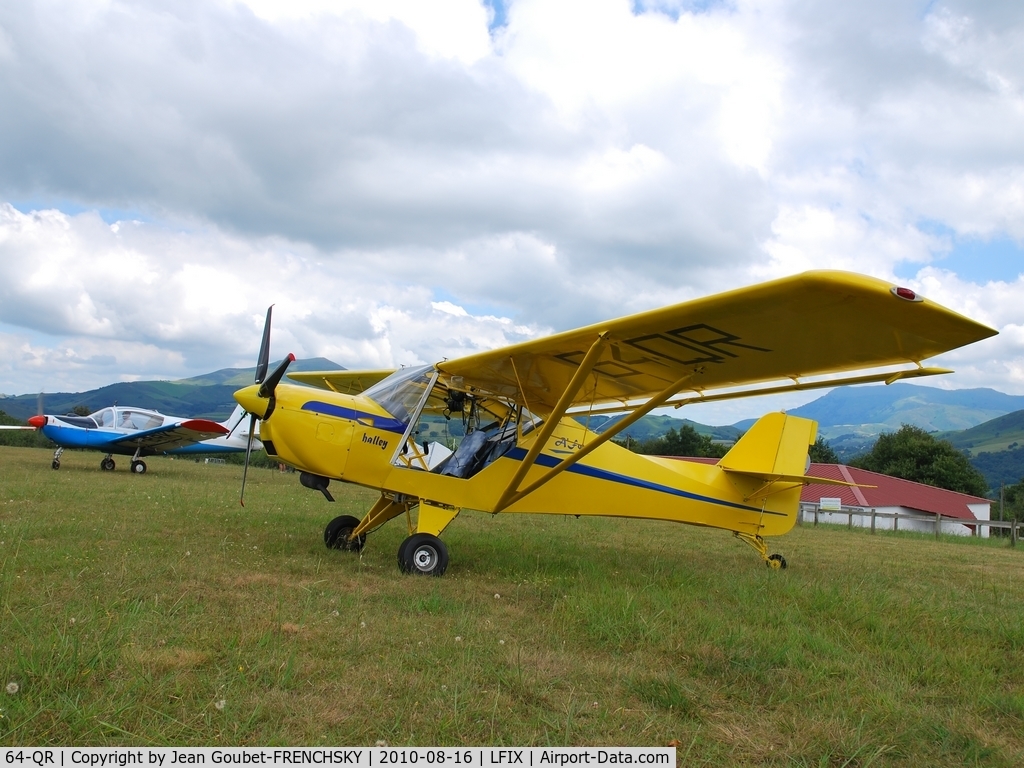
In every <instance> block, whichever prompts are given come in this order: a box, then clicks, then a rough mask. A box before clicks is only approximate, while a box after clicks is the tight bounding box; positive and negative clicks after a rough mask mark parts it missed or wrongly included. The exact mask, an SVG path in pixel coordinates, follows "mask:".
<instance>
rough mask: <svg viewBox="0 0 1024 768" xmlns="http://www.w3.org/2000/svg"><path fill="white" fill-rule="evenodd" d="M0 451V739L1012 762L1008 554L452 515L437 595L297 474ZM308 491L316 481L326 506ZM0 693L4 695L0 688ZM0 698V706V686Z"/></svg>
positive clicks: (1015, 607)
mask: <svg viewBox="0 0 1024 768" xmlns="http://www.w3.org/2000/svg"><path fill="white" fill-rule="evenodd" d="M98 463H99V454H95V453H77V452H67V453H65V454H64V458H63V459H62V466H61V469H60V471H58V472H54V471H52V470H50V468H49V464H50V453H49V452H48V451H45V450H39V449H21V448H0V563H2V568H0V611H2V614H0V654H2V661H0V675H2V677H0V709H2V712H0V743H3V744H5V745H11V744H19V745H44V744H62V745H71V744H74V745H113V744H119V745H211V746H216V745H246V744H252V745H256V744H267V745H277V744H294V745H315V744H337V745H350V744H351V745H354V744H360V745H366V744H369V745H371V746H372V745H373V744H375V743H376V742H378V741H385V742H387V743H389V744H391V745H407V744H408V745H441V746H449V745H520V746H523V745H562V744H569V745H598V744H603V745H615V746H619V745H654V746H663V745H666V744H669V743H670V742H678V743H679V744H680V745H681V746H680V747H679V755H680V762H681V763H683V764H686V765H704V764H707V765H809V766H811V765H813V766H844V765H850V766H866V765H907V766H918V765H949V766H954V765H955V766H960V765H976V764H977V765H992V766H1010V765H1021V764H1024V547H1021V548H1018V549H1010V548H1009V547H1007V546H1006V544H1005V543H1004V542H1000V541H997V540H991V541H984V540H978V539H974V540H964V539H960V538H954V537H948V538H946V539H943V540H942V541H935V540H934V539H933V538H930V537H923V536H914V535H912V534H881V533H880V534H878V535H875V536H871V535H870V534H868V533H867V532H864V531H848V530H846V528H845V527H839V528H834V529H833V528H826V527H818V528H810V527H808V528H798V529H797V530H795V531H794V532H793V533H791V534H790V535H788V536H786V537H784V538H782V539H779V540H777V541H776V542H775V543H774V546H773V551H780V552H782V553H784V554H785V555H786V557H787V559H788V560H789V563H790V568H789V569H788V570H786V571H770V570H768V569H766V568H765V567H764V566H763V565H762V564H761V563H760V561H759V559H758V558H757V556H756V555H755V554H754V553H753V552H752V551H751V550H750V549H749V548H748V547H746V546H744V545H743V544H741V543H739V542H738V541H735V540H733V539H732V538H731V537H730V536H729V535H727V534H725V533H723V532H720V531H717V532H716V531H709V530H701V529H696V528H689V527H685V526H672V525H670V524H667V523H654V522H650V523H648V522H643V521H622V520H610V519H575V518H564V517H538V516H533V517H531V516H522V517H519V516H514V515H512V516H507V517H506V516H498V517H490V516H486V515H479V514H472V513H464V514H463V515H462V516H461V517H460V518H459V519H458V520H456V522H455V523H454V524H453V525H452V527H451V528H450V529H449V531H448V532H446V534H445V540H446V542H447V543H448V546H449V548H450V551H451V555H452V561H451V565H450V567H449V569H448V573H447V575H446V576H445V577H444V578H441V579H430V578H421V577H412V576H403V575H401V574H400V573H399V571H398V568H397V563H396V550H397V548H398V545H399V543H400V541H401V539H402V538H403V537H404V535H405V531H404V525H403V524H402V522H401V520H398V521H395V522H393V523H391V524H390V525H388V526H385V527H384V528H383V529H381V530H380V531H378V532H377V533H375V534H373V535H371V537H370V539H369V542H368V544H367V547H366V549H365V550H364V551H363V553H362V556H357V555H352V554H348V553H342V552H333V551H328V550H326V549H325V548H324V547H323V544H322V538H321V536H322V533H321V532H322V529H323V526H324V524H325V523H326V522H327V520H328V519H329V518H330V517H332V516H333V515H336V514H342V513H344V512H350V513H353V514H357V515H358V514H361V513H362V511H363V510H365V509H366V508H367V507H368V506H369V505H370V503H371V502H372V501H373V498H374V494H373V493H372V492H369V491H365V490H362V489H358V488H345V487H339V488H337V493H336V495H337V497H338V498H339V501H338V503H336V504H333V505H328V504H327V503H326V502H325V501H324V499H323V497H322V496H320V494H318V493H315V492H313V491H309V490H306V489H303V488H301V487H300V486H299V484H298V480H297V478H296V476H295V475H285V474H282V473H279V472H275V471H271V470H252V471H250V481H249V486H248V488H247V490H246V498H247V501H246V504H247V506H246V508H245V509H242V508H240V507H239V505H238V498H237V497H238V486H239V481H240V471H239V468H238V467H231V466H224V465H220V466H215V465H204V464H196V463H193V462H189V461H182V460H177V461H172V460H169V459H160V458H157V459H153V460H152V461H150V462H149V467H150V471H149V473H148V474H146V475H144V476H141V477H136V476H132V475H130V474H129V473H128V472H127V471H123V469H121V468H119V469H118V471H117V472H114V473H109V472H100V471H99V469H98ZM334 490H335V486H332V491H334ZM15 685H16V686H17V690H16V691H14V692H13V693H12V692H11V691H12V690H14V688H15ZM4 686H7V689H6V690H7V692H4Z"/></svg>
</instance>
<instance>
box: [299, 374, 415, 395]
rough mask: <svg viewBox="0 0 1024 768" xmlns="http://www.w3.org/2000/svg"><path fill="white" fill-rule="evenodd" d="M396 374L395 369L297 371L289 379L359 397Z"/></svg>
mask: <svg viewBox="0 0 1024 768" xmlns="http://www.w3.org/2000/svg"><path fill="white" fill-rule="evenodd" d="M394 372H395V371H394V369H390V370H386V371H296V372H295V373H289V374H288V378H289V379H291V380H292V381H297V382H299V383H300V384H308V385H309V386H311V387H317V388H319V389H327V390H330V391H331V392H341V393H342V394H346V395H358V394H359V393H360V392H362V391H364V390H366V389H368V388H370V387H372V386H373V385H374V384H376V383H377V382H378V381H381V380H382V379H386V378H387V377H388V376H390V375H391V374H392V373H394Z"/></svg>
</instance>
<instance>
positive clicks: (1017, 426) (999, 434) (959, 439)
mask: <svg viewBox="0 0 1024 768" xmlns="http://www.w3.org/2000/svg"><path fill="white" fill-rule="evenodd" d="M938 436H939V437H942V438H943V439H944V440H949V442H951V443H952V444H953V445H955V446H956V447H957V448H959V449H960V450H962V451H970V452H971V453H972V454H977V453H981V452H985V451H987V452H990V453H991V452H995V451H1006V450H1010V449H1012V448H1016V447H1017V446H1018V445H1024V410H1021V411H1014V412H1013V413H1008V414H1006V415H1005V416H999V417H998V418H995V419H991V420H990V421H986V422H985V423H983V424H979V425H978V426H976V427H971V428H970V429H965V430H962V431H959V432H949V433H941V434H940V435H938Z"/></svg>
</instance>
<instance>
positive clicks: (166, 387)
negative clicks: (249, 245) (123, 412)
mask: <svg viewBox="0 0 1024 768" xmlns="http://www.w3.org/2000/svg"><path fill="white" fill-rule="evenodd" d="M273 368H274V366H273V365H271V370H273ZM341 369H342V366H340V365H338V364H337V363H334V362H332V361H330V360H328V359H326V358H323V357H314V358H309V359H306V360H296V361H295V362H294V363H292V364H291V366H289V368H288V370H290V371H329V370H341ZM255 377H256V367H255V366H253V367H252V368H222V369H220V370H219V371H214V372H212V373H207V374H203V375H202V376H195V377H193V378H190V379H179V380H177V381H131V382H119V383H117V384H109V385H107V386H105V387H100V388H99V389H94V390H91V391H89V392H54V393H49V392H48V393H46V394H44V395H43V410H44V412H46V413H70V412H71V411H72V410H73V409H74V408H75V407H76V406H79V405H83V406H85V407H86V408H88V409H89V411H90V412H92V411H98V410H99V409H100V408H103V407H105V406H108V405H113V404H114V403H119V404H120V405H132V406H135V407H137V408H147V409H150V410H154V411H160V412H161V413H166V414H169V415H172V416H189V417H192V418H206V419H214V420H216V421H223V420H224V419H226V418H227V417H228V416H229V415H231V411H232V409H234V407H235V399H234V393H235V390H237V389H238V388H240V387H244V386H246V385H247V384H252V381H253V379H254V378H255ZM38 408H39V395H18V396H16V397H7V398H4V399H2V400H0V410H3V411H4V412H5V413H7V414H8V415H9V416H13V417H14V418H16V419H20V420H22V421H24V420H25V419H27V418H29V417H30V416H34V415H35V414H36V412H37V411H38Z"/></svg>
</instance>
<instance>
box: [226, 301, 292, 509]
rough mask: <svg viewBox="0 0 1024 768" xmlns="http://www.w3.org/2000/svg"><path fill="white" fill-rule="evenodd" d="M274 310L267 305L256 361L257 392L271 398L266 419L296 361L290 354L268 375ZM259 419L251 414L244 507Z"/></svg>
mask: <svg viewBox="0 0 1024 768" xmlns="http://www.w3.org/2000/svg"><path fill="white" fill-rule="evenodd" d="M273 310H274V305H273V304H271V305H270V306H269V307H267V319H266V322H265V323H264V324H263V341H262V342H261V343H260V356H259V359H258V360H257V361H256V380H255V382H254V383H255V384H259V385H260V388H259V390H258V392H257V394H258V395H259V396H260V397H265V398H268V399H269V400H270V403H269V404H268V405H267V409H266V411H265V412H264V413H263V419H264V421H265V420H267V419H269V418H270V414H271V413H272V412H273V410H274V391H275V390H276V389H277V385H278V384H280V383H281V379H282V378H284V374H285V371H287V370H288V366H289V365H291V363H293V362H294V361H295V355H293V354H289V355H288V356H287V357H286V358H285V359H284V360H282V361H281V363H280V365H278V366H277V368H275V369H274V370H273V372H272V373H271V374H270V375H269V376H268V375H267V369H268V368H270V318H271V315H272V313H273ZM258 419H259V417H258V416H257V415H256V414H255V413H250V414H249V438H248V440H247V442H246V446H245V466H244V468H243V469H242V490H241V492H240V493H239V495H238V502H239V503H240V504H241V505H242V506H243V507H244V506H245V479H246V477H247V476H248V474H249V459H250V457H251V456H252V443H253V440H254V439H255V437H256V422H257V421H258ZM236 426H237V425H236Z"/></svg>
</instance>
